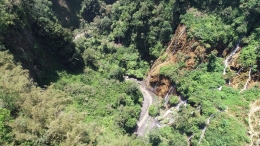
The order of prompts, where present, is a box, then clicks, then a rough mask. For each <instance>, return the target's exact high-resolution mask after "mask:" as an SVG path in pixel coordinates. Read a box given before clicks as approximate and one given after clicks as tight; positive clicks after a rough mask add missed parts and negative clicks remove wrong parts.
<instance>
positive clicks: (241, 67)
mask: <svg viewBox="0 0 260 146" xmlns="http://www.w3.org/2000/svg"><path fill="white" fill-rule="evenodd" d="M242 70H243V67H241V68H240V69H239V70H238V72H237V74H236V75H238V74H239V73H240V72H241V71H242Z"/></svg>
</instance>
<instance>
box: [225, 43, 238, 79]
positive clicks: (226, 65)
mask: <svg viewBox="0 0 260 146" xmlns="http://www.w3.org/2000/svg"><path fill="white" fill-rule="evenodd" d="M240 41H241V39H239V41H238V43H237V45H236V48H235V50H233V51H232V52H231V53H230V55H229V56H228V57H227V58H226V60H225V62H224V65H225V68H224V70H223V75H225V74H226V69H227V67H228V62H229V60H230V58H231V57H232V56H234V55H235V54H236V52H237V50H238V49H239V44H240Z"/></svg>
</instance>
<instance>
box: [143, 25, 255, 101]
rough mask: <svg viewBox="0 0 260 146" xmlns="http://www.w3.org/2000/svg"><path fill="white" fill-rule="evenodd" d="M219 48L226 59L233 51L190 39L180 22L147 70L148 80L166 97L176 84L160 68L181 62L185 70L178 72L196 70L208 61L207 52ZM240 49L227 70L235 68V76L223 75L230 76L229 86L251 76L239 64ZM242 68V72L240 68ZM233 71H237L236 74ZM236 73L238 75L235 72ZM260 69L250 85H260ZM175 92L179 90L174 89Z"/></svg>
mask: <svg viewBox="0 0 260 146" xmlns="http://www.w3.org/2000/svg"><path fill="white" fill-rule="evenodd" d="M213 50H216V51H217V53H216V54H217V55H218V57H223V58H224V59H223V64H224V60H225V58H227V56H228V55H229V54H230V53H231V52H229V51H228V49H227V48H223V47H222V46H221V45H219V46H218V47H217V48H205V47H204V46H203V45H202V44H200V43H199V42H198V41H197V40H196V39H194V38H193V39H188V37H187V32H186V27H185V25H179V26H178V28H177V29H176V31H175V34H174V36H173V38H172V40H171V41H170V43H169V45H168V47H167V49H166V51H165V52H164V54H162V55H161V56H160V57H159V58H158V59H157V60H156V61H155V62H154V64H153V66H152V67H151V69H150V71H149V72H148V75H147V78H146V83H147V86H148V87H149V88H150V89H151V90H152V91H153V92H155V93H156V94H157V95H158V96H159V97H164V96H165V95H166V94H167V92H168V91H169V89H170V87H171V86H173V85H174V81H171V80H170V79H169V78H168V77H165V76H163V75H161V74H160V69H161V68H162V67H165V66H167V65H174V64H177V63H180V62H181V61H182V62H183V63H184V64H185V65H184V68H183V69H182V70H178V72H177V74H180V75H181V74H183V73H184V72H186V71H192V70H195V69H196V68H197V67H198V66H199V64H201V63H204V62H208V55H209V54H210V53H211V52H212V51H213ZM240 51H241V48H239V50H238V52H237V53H236V54H235V55H234V56H232V57H231V58H230V60H231V61H230V62H229V66H228V69H230V70H232V72H233V75H230V74H231V73H230V74H229V75H223V78H226V79H227V85H228V86H232V87H233V88H242V86H244V84H245V83H246V81H247V79H248V78H249V68H244V69H243V68H242V69H241V65H240V64H239V63H238V58H239V54H240ZM239 70H240V71H239ZM234 72H237V74H235V73H234ZM234 74H235V75H234ZM258 81H259V71H258V73H255V74H252V78H251V80H250V81H249V84H248V87H252V86H254V85H256V84H259V82H258ZM174 92H176V91H174Z"/></svg>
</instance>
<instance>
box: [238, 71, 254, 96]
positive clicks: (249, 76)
mask: <svg viewBox="0 0 260 146" xmlns="http://www.w3.org/2000/svg"><path fill="white" fill-rule="evenodd" d="M251 72H252V67H250V70H249V73H248V79H247V81H246V83H245V85H244V88H243V89H241V90H240V92H239V93H241V92H242V91H244V90H246V88H247V85H248V83H249V81H250V80H251Z"/></svg>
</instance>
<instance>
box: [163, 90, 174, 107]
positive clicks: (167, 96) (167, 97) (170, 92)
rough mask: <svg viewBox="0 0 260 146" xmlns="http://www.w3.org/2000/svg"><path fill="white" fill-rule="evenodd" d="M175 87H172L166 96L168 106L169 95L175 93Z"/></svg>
mask: <svg viewBox="0 0 260 146" xmlns="http://www.w3.org/2000/svg"><path fill="white" fill-rule="evenodd" d="M174 89H175V86H171V88H170V90H169V91H168V93H167V94H166V96H165V97H164V100H165V103H166V104H167V103H168V101H169V95H170V94H172V92H173V91H174Z"/></svg>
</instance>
